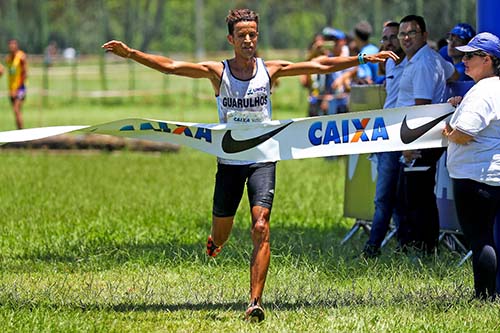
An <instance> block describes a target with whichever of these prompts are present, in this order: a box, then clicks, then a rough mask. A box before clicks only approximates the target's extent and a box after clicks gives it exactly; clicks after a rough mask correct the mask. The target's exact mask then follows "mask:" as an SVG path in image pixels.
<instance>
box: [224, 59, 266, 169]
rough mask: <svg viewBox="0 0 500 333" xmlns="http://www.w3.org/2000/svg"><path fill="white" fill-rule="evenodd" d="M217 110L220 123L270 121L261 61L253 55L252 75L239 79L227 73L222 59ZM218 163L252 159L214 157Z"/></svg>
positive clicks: (264, 67) (234, 162) (236, 163)
mask: <svg viewBox="0 0 500 333" xmlns="http://www.w3.org/2000/svg"><path fill="white" fill-rule="evenodd" d="M223 65H224V70H223V72H222V77H221V84H220V88H219V95H218V96H217V109H218V112H219V121H220V122H221V123H231V122H238V123H254V122H263V121H266V120H271V115H272V108H271V79H270V77H269V73H268V72H267V69H266V66H265V64H264V61H263V60H262V59H261V58H256V67H257V68H256V71H255V75H254V76H253V77H252V78H250V79H248V80H240V79H238V78H236V77H234V75H233V74H232V73H231V69H230V68H229V64H228V61H227V60H224V61H223ZM218 161H219V163H222V164H233V165H244V164H251V163H254V162H253V161H236V160H228V159H222V158H218Z"/></svg>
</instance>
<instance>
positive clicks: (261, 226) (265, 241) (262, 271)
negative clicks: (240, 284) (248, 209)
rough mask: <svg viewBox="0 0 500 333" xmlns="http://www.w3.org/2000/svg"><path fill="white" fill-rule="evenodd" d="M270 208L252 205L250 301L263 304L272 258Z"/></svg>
mask: <svg viewBox="0 0 500 333" xmlns="http://www.w3.org/2000/svg"><path fill="white" fill-rule="evenodd" d="M270 214H271V212H270V210H269V209H268V208H264V207H261V206H254V207H252V241H253V252H252V261H251V262H250V302H251V303H253V302H255V301H256V303H257V304H259V305H260V304H261V298H262V292H263V290H264V285H265V283H266V277H267V270H268V268H269V262H270V259H271V248H270V243H269V239H270V228H269V217H270Z"/></svg>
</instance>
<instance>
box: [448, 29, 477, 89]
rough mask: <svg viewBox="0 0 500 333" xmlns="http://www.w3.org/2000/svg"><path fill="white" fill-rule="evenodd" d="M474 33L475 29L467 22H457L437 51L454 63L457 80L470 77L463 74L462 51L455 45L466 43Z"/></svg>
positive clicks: (465, 79)
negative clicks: (443, 44)
mask: <svg viewBox="0 0 500 333" xmlns="http://www.w3.org/2000/svg"><path fill="white" fill-rule="evenodd" d="M475 35H476V30H474V28H473V27H472V26H471V25H470V24H467V23H458V24H457V25H456V26H454V27H453V29H451V30H450V32H449V33H448V34H447V36H446V42H447V43H448V44H447V45H446V46H443V47H442V48H441V49H440V50H439V53H440V54H441V55H442V56H443V58H445V59H446V60H448V61H451V62H452V63H453V65H455V69H456V71H457V72H458V74H459V77H458V79H457V81H471V80H472V79H471V78H470V77H469V76H468V75H466V74H465V66H464V63H463V62H462V57H463V55H464V53H463V52H461V51H459V50H458V49H457V48H456V47H460V46H464V45H467V43H468V42H469V41H470V40H471V39H472V37H474V36H475Z"/></svg>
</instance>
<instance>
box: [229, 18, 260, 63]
mask: <svg viewBox="0 0 500 333" xmlns="http://www.w3.org/2000/svg"><path fill="white" fill-rule="evenodd" d="M258 37H259V32H258V31H257V23H256V22H255V21H248V22H247V21H242V22H238V23H236V24H235V25H234V31H233V34H232V35H228V36H227V39H228V41H229V43H231V45H233V47H234V52H235V53H236V54H239V55H241V56H243V57H245V58H251V57H253V56H254V55H255V51H256V49H257V39H258Z"/></svg>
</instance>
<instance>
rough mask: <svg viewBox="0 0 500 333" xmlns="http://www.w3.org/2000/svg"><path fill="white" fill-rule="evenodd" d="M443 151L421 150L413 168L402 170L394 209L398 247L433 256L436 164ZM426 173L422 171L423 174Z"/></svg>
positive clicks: (436, 229)
mask: <svg viewBox="0 0 500 333" xmlns="http://www.w3.org/2000/svg"><path fill="white" fill-rule="evenodd" d="M443 152H444V148H433V149H423V150H422V151H421V154H422V157H421V158H419V159H417V160H416V161H415V164H414V165H413V167H414V168H405V166H404V165H403V166H401V169H400V176H399V182H398V191H397V192H398V199H397V205H396V209H397V211H398V213H399V215H400V216H401V219H400V224H399V227H398V234H397V235H398V242H399V247H400V248H401V249H403V250H405V249H407V248H414V249H416V250H421V251H424V252H426V253H429V254H430V253H433V252H434V250H435V249H436V247H437V244H438V238H439V213H438V209H437V203H436V195H435V194H434V187H435V185H436V163H437V161H438V160H439V158H440V157H441V155H442V154H443ZM424 169H425V170H424Z"/></svg>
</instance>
